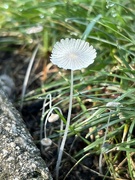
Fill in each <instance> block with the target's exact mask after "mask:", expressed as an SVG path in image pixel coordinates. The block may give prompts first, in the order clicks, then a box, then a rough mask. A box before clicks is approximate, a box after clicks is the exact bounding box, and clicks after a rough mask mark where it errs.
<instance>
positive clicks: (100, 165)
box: [99, 109, 112, 174]
mask: <svg viewBox="0 0 135 180" xmlns="http://www.w3.org/2000/svg"><path fill="white" fill-rule="evenodd" d="M111 111H112V110H111V109H110V113H109V117H108V121H107V127H106V131H105V135H104V139H103V144H102V147H101V153H100V156H99V172H100V173H101V174H103V170H102V158H103V148H105V147H104V146H105V141H106V137H107V133H108V128H109V122H110V118H111Z"/></svg>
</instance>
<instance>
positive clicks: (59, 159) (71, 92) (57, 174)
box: [56, 70, 73, 180]
mask: <svg viewBox="0 0 135 180" xmlns="http://www.w3.org/2000/svg"><path fill="white" fill-rule="evenodd" d="M72 100H73V70H71V82H70V99H69V109H68V117H67V122H66V127H65V131H64V136H63V139H62V142H61V146H60V149H59V155H58V160H57V164H56V180H58V178H59V167H60V163H61V159H62V155H63V151H64V146H65V142H66V139H67V134H68V128H69V125H70V119H71V112H72Z"/></svg>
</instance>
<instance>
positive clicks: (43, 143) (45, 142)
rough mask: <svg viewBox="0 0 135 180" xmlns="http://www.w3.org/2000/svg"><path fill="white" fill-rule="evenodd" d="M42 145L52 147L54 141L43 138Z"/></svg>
mask: <svg viewBox="0 0 135 180" xmlns="http://www.w3.org/2000/svg"><path fill="white" fill-rule="evenodd" d="M41 144H42V145H43V146H46V147H47V146H51V144H52V140H51V139H50V138H43V139H42V140H41Z"/></svg>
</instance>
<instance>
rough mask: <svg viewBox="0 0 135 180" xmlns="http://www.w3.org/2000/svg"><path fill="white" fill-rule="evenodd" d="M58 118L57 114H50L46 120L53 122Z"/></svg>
mask: <svg viewBox="0 0 135 180" xmlns="http://www.w3.org/2000/svg"><path fill="white" fill-rule="evenodd" d="M58 119H59V115H58V114H53V113H52V114H51V116H50V117H49V118H48V122H50V123H51V122H55V121H57V120H58Z"/></svg>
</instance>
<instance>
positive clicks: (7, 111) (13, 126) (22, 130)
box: [0, 87, 52, 180]
mask: <svg viewBox="0 0 135 180" xmlns="http://www.w3.org/2000/svg"><path fill="white" fill-rule="evenodd" d="M0 89H1V87H0ZM30 179H31V180H32V179H33V180H34V179H35V180H52V177H51V175H50V173H49V170H48V168H47V167H46V164H45V162H44V160H43V159H42V158H41V156H40V152H39V150H38V148H37V147H36V146H35V144H34V142H33V141H32V137H31V135H30V134H29V132H28V130H27V128H26V126H25V124H24V122H23V120H22V118H21V116H20V114H19V112H18V111H17V110H16V109H15V108H14V107H13V105H12V103H11V102H10V101H9V100H8V98H7V97H6V96H5V93H4V92H3V91H2V90H0V180H30Z"/></svg>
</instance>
